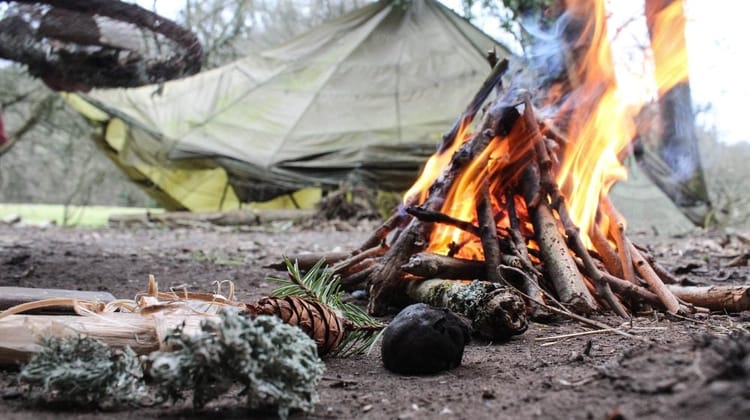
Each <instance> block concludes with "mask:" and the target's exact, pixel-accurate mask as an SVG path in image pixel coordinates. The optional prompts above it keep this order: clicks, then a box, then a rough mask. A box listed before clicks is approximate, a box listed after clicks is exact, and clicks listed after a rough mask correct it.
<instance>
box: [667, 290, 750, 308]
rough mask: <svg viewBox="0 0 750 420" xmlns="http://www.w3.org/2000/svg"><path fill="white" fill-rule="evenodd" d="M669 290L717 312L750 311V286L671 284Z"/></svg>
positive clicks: (683, 298)
mask: <svg viewBox="0 0 750 420" xmlns="http://www.w3.org/2000/svg"><path fill="white" fill-rule="evenodd" d="M667 288H669V290H670V291H671V292H672V293H673V294H674V295H675V296H676V297H677V298H679V299H681V300H684V301H685V302H687V303H690V304H693V305H695V306H700V307H703V308H707V309H709V310H711V311H717V312H742V311H747V310H750V286H747V285H742V286H679V285H676V284H670V285H668V286H667Z"/></svg>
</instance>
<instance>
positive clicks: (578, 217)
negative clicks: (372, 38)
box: [404, 0, 687, 259]
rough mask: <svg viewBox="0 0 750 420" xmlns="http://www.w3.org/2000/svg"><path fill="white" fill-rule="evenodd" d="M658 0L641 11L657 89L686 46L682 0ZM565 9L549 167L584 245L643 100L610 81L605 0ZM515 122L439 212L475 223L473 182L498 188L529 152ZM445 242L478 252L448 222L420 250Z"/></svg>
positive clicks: (680, 74)
mask: <svg viewBox="0 0 750 420" xmlns="http://www.w3.org/2000/svg"><path fill="white" fill-rule="evenodd" d="M660 1H662V2H663V3H662V5H666V6H665V7H661V8H655V9H653V10H652V9H649V10H647V12H648V16H647V19H648V21H649V28H650V30H651V40H652V45H653V48H654V51H653V57H654V64H655V68H656V71H655V74H654V77H655V84H656V86H657V87H658V88H659V92H660V93H661V92H664V91H666V90H668V89H669V88H671V87H672V86H674V85H675V84H677V83H680V82H682V81H684V80H686V79H687V52H686V49H685V40H684V23H685V22H684V13H683V8H682V0H660ZM649 2H650V1H647V4H648V3H649ZM670 2H671V3H670ZM567 11H568V13H570V14H571V15H572V16H574V18H576V19H580V22H581V23H582V24H583V25H582V26H583V31H582V33H581V36H580V38H579V40H578V41H577V43H576V44H575V45H574V47H573V50H572V51H571V52H570V53H571V54H572V57H569V58H572V60H568V61H570V62H573V63H576V67H575V68H571V69H569V71H572V74H570V75H569V76H570V77H569V78H570V80H571V81H572V83H573V84H574V86H573V89H574V90H573V93H572V94H571V95H569V96H568V98H567V99H566V100H565V103H563V104H562V106H560V107H559V109H560V111H559V112H560V114H563V113H565V114H566V115H565V118H566V119H567V120H569V121H571V123H569V124H568V125H567V137H568V144H567V145H566V146H565V147H566V148H565V150H564V155H563V156H562V162H561V163H560V165H559V168H558V171H557V175H558V178H557V183H558V185H559V187H560V191H561V192H562V194H563V195H564V196H565V197H566V203H567V205H568V210H569V213H570V216H571V218H572V220H573V222H574V223H575V224H576V225H577V226H579V227H581V234H582V236H583V239H584V242H586V243H587V244H588V245H590V243H591V242H590V240H589V238H588V232H589V231H590V229H591V227H592V226H593V225H594V223H596V220H597V210H598V207H599V201H600V198H601V197H603V196H606V194H607V193H608V192H609V190H610V188H611V187H612V186H613V185H614V183H615V182H617V181H618V180H621V179H624V178H625V177H626V176H627V171H626V169H625V167H624V166H623V165H622V163H621V161H620V156H622V155H623V153H622V152H623V151H624V149H625V148H627V147H628V145H629V144H630V142H631V141H632V139H633V138H634V136H635V135H636V126H635V122H634V118H635V116H636V114H637V112H638V111H639V110H640V108H641V107H642V106H643V103H637V104H633V103H632V101H631V102H629V101H626V100H625V99H624V97H623V95H622V92H621V91H620V89H618V87H619V85H618V80H617V72H616V71H615V70H616V69H615V65H614V61H613V53H612V47H611V44H610V39H609V35H608V33H607V18H606V10H605V1H604V0H568V1H567ZM675 28H676V29H675ZM675 31H676V32H678V34H677V36H675ZM644 79H646V78H641V79H640V82H641V83H643V82H644ZM653 84H654V83H648V85H650V86H653ZM645 100H646V99H645V98H644V99H643V102H645ZM523 125H524V123H523V122H522V119H521V120H519V121H518V122H517V123H516V124H515V126H514V127H513V128H512V130H511V132H510V134H508V135H507V136H506V137H503V138H498V137H496V138H494V139H493V140H492V142H491V143H490V145H489V147H487V149H485V151H484V152H483V153H482V154H481V155H480V156H478V157H477V158H475V159H474V160H473V161H472V162H471V163H470V165H469V166H468V167H467V168H465V169H464V170H463V171H462V172H461V174H460V175H459V178H458V179H457V180H456V182H455V183H454V184H453V186H452V188H451V190H450V191H449V193H448V195H447V196H446V199H445V202H444V203H443V204H442V208H441V212H442V213H444V214H447V215H449V216H452V217H454V218H456V219H459V220H463V221H466V222H471V223H476V221H477V215H476V202H477V197H478V194H479V190H480V185H482V183H483V182H485V181H486V182H489V183H490V187H491V188H490V189H491V190H492V191H505V188H507V187H508V186H509V184H510V182H511V180H512V179H514V178H515V177H516V176H517V175H518V174H519V173H520V169H521V168H522V167H523V165H525V164H526V163H525V161H526V160H528V158H529V155H527V154H526V152H528V151H529V150H530V147H533V145H532V141H531V140H530V139H529V138H524V136H526V137H528V135H529V133H528V131H527V130H526V129H525V128H524V127H521V128H519V126H523ZM468 126H469V124H468V123H467V122H466V121H464V122H463V123H462V124H461V126H460V128H459V130H458V131H457V134H456V136H455V138H454V139H452V142H451V144H450V146H449V147H448V148H447V149H446V150H444V151H442V152H441V153H436V154H435V155H433V156H432V157H431V158H430V160H429V161H428V162H427V164H426V166H425V168H424V170H423V171H422V173H421V174H420V177H419V179H418V180H417V181H416V182H415V184H414V185H413V186H412V187H411V188H410V189H409V191H408V192H407V193H406V195H405V198H404V203H405V204H408V205H413V204H417V203H423V202H424V200H425V198H426V196H427V194H428V190H429V187H430V186H431V185H432V184H433V183H434V182H435V181H436V180H437V179H438V178H439V177H440V176H441V174H442V172H443V170H445V168H446V167H447V166H448V164H449V163H450V160H451V158H452V156H453V154H454V153H455V152H456V151H457V150H458V149H459V147H461V145H462V144H464V143H465V142H466V141H468V140H469V139H470V138H471V133H470V130H469V127H468ZM488 177H489V179H487V178H488ZM501 195H502V194H501ZM505 200H507V198H506V197H502V196H500V197H498V196H494V197H492V201H493V208H494V209H495V211H496V214H497V215H498V216H501V217H498V219H499V220H498V221H497V222H496V223H497V227H498V229H502V228H507V227H508V225H509V219H508V217H507V215H503V214H501V213H502V209H503V208H504V207H503V206H505V205H506V204H505V203H504V201H505ZM514 207H515V208H516V209H517V211H519V213H523V214H521V215H519V216H521V217H520V220H521V222H522V224H523V225H522V227H521V228H522V230H523V229H526V230H531V229H533V228H532V227H531V226H530V225H529V223H528V218H527V216H528V214H527V213H526V209H525V204H524V203H523V201H522V200H521V202H520V204H519V203H516V204H515V206H514ZM599 223H601V225H602V227H606V224H607V223H608V221H607V220H606V217H602V218H601V220H600V222H599ZM452 244H453V245H455V244H460V245H461V246H460V250H459V252H458V253H457V254H455V255H456V256H459V257H464V258H473V259H482V258H483V250H482V245H481V243H480V241H479V239H478V238H476V237H474V236H473V235H470V234H467V233H466V232H463V231H461V230H459V229H457V228H455V227H452V226H448V225H443V224H437V225H435V227H434V229H433V231H432V236H431V237H430V244H429V247H428V250H429V251H431V252H436V253H442V254H444V253H447V252H448V251H449V250H450V249H451V247H452ZM535 246H536V244H534V243H533V242H531V243H529V247H530V248H533V247H535Z"/></svg>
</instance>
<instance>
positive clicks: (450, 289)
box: [406, 279, 528, 341]
mask: <svg viewBox="0 0 750 420" xmlns="http://www.w3.org/2000/svg"><path fill="white" fill-rule="evenodd" d="M406 293H407V294H408V295H409V297H410V298H412V299H414V300H416V301H418V302H422V303H426V304H428V305H431V306H434V307H437V308H444V309H449V310H451V311H453V312H456V313H458V314H460V315H463V316H465V317H466V318H468V319H469V320H470V321H471V324H472V327H473V328H474V332H475V333H477V334H479V335H480V336H482V337H483V338H486V339H489V340H497V341H505V340H508V339H510V338H511V337H512V336H514V335H519V334H523V332H524V331H526V328H527V327H528V321H527V319H526V303H525V302H524V300H523V298H522V297H521V296H519V295H518V294H517V293H516V292H514V291H513V289H511V288H509V287H506V286H502V285H499V284H495V283H490V282H487V281H473V282H462V281H454V280H440V279H433V280H425V281H422V282H416V281H414V282H410V283H409V284H408V286H407V288H406Z"/></svg>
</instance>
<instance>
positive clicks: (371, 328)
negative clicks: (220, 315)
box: [269, 257, 385, 357]
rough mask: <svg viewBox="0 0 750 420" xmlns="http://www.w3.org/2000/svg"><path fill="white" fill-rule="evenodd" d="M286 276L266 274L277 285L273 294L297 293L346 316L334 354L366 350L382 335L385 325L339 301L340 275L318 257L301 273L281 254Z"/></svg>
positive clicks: (294, 263) (366, 351)
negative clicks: (313, 263)
mask: <svg viewBox="0 0 750 420" xmlns="http://www.w3.org/2000/svg"><path fill="white" fill-rule="evenodd" d="M284 264H285V265H286V268H287V271H288V273H289V278H286V279H282V278H276V277H270V278H269V280H271V281H274V282H276V283H279V284H280V286H279V287H278V288H277V289H275V290H274V291H273V292H272V295H273V296H275V297H286V296H297V297H303V298H306V299H310V300H314V301H317V302H320V303H322V304H324V305H326V306H327V307H328V308H330V309H331V310H333V311H334V312H335V313H336V314H337V315H338V316H340V317H341V318H343V319H344V320H346V321H347V322H346V325H347V333H346V336H345V337H344V341H343V342H342V343H341V345H340V346H339V348H338V350H337V351H336V353H335V355H336V356H339V357H349V356H356V355H361V354H366V353H369V352H370V351H371V350H372V348H373V346H374V345H375V343H377V341H378V339H380V336H381V335H382V332H383V330H384V329H385V325H384V324H382V323H381V322H379V321H378V320H376V319H375V318H373V317H371V316H370V315H368V314H367V312H365V311H364V310H363V309H362V308H360V307H359V306H356V305H354V304H351V303H346V302H343V301H342V297H343V296H344V293H345V292H344V291H343V290H342V289H341V281H340V277H339V276H337V275H334V274H333V273H332V272H331V271H330V270H328V267H327V266H325V260H324V259H321V260H320V261H318V262H317V263H315V265H314V266H313V267H312V268H310V269H309V270H307V272H306V273H305V274H304V275H303V274H302V271H301V270H300V268H299V264H298V263H297V261H294V262H292V261H291V260H290V259H289V258H287V257H284Z"/></svg>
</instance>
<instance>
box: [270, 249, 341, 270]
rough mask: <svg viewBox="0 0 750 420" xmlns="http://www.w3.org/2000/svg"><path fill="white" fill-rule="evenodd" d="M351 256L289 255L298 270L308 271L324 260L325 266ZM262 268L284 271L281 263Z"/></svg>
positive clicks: (339, 254)
mask: <svg viewBox="0 0 750 420" xmlns="http://www.w3.org/2000/svg"><path fill="white" fill-rule="evenodd" d="M350 255H352V254H351V253H349V252H307V253H304V254H297V255H290V256H289V260H290V261H297V265H299V269H300V270H303V271H305V270H309V269H311V268H312V267H313V266H314V265H315V264H317V263H318V261H320V260H322V259H323V260H325V262H326V264H328V265H331V264H333V263H335V262H338V261H341V260H343V259H346V258H347V257H349V256H350ZM263 268H270V269H273V270H286V264H284V263H283V262H278V263H273V264H268V265H266V266H264V267H263Z"/></svg>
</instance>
